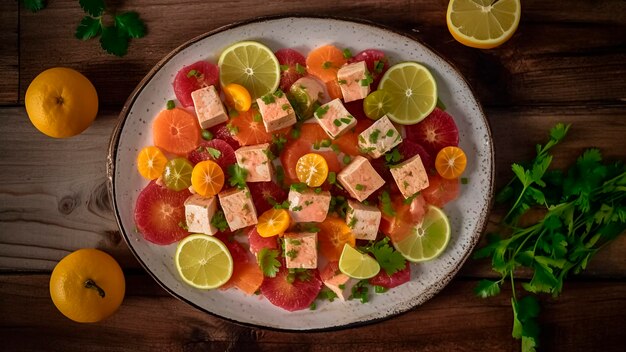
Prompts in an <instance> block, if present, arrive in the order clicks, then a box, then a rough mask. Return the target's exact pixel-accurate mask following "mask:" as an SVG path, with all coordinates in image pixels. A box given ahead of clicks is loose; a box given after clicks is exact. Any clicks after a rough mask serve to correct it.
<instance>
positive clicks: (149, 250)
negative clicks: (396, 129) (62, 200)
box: [107, 16, 494, 331]
mask: <svg viewBox="0 0 626 352" xmlns="http://www.w3.org/2000/svg"><path fill="white" fill-rule="evenodd" d="M242 40H256V41H259V42H262V43H264V44H266V45H267V46H269V47H270V48H271V49H272V50H278V49H280V48H285V47H292V48H295V49H297V50H299V51H300V52H302V53H307V52H309V51H310V50H311V49H313V48H315V47H317V46H320V45H323V44H329V43H333V44H336V45H337V46H339V47H348V48H350V49H351V50H352V52H354V53H356V52H359V51H361V50H363V49H367V48H376V49H380V50H383V51H384V52H385V53H386V54H387V55H388V57H389V59H390V63H391V64H393V63H397V62H400V61H417V62H420V63H422V64H424V65H425V66H427V67H428V68H429V69H430V70H431V72H432V74H433V76H434V77H435V79H436V81H437V87H438V94H439V97H440V99H441V100H442V101H443V102H444V104H445V105H446V111H448V112H449V113H450V114H451V115H452V116H453V117H454V118H455V121H456V123H457V125H458V128H459V139H460V147H461V148H463V150H465V152H466V154H467V157H468V167H467V169H466V171H465V173H464V177H467V178H468V179H469V184H467V185H462V188H461V196H460V197H459V198H458V199H457V200H456V201H454V202H452V203H450V204H449V205H447V206H446V207H445V208H444V210H445V212H446V214H447V215H448V217H449V218H450V223H451V227H452V235H451V240H450V243H449V244H448V248H447V249H446V250H445V252H444V253H443V254H442V255H441V256H439V257H438V258H437V259H435V260H433V261H430V262H426V263H419V264H412V268H411V271H412V272H411V281H410V282H408V283H406V284H404V285H401V286H399V287H396V288H394V289H391V290H389V291H388V292H386V293H385V294H375V293H371V295H372V297H371V300H370V302H368V303H367V304H362V303H360V302H359V301H357V300H351V301H347V302H341V301H339V300H335V301H334V302H327V301H325V302H318V305H317V309H316V310H302V311H297V312H291V313H290V312H287V311H284V310H282V309H280V308H277V307H275V306H273V305H272V304H271V303H269V301H267V300H266V299H264V298H262V297H260V296H246V295H244V294H243V293H242V292H240V291H238V290H226V291H221V290H211V291H203V290H198V289H195V288H192V287H190V286H187V285H186V284H185V283H183V282H182V280H180V279H179V278H178V274H177V272H176V268H175V266H174V260H173V255H174V251H175V249H176V244H172V245H169V246H157V245H154V244H151V243H149V242H148V241H146V240H144V239H143V238H142V236H141V234H139V233H137V231H136V230H135V223H134V220H133V209H134V206H135V201H136V198H137V195H138V194H139V192H140V191H141V189H142V188H143V187H145V185H146V184H147V181H146V180H144V179H142V178H141V176H140V175H139V174H138V172H137V171H136V170H137V169H136V162H135V159H136V155H137V153H138V151H139V150H141V148H142V147H144V146H147V145H151V144H152V129H151V122H152V120H153V118H154V117H155V115H156V114H157V113H158V112H159V111H160V110H161V109H162V108H164V107H165V105H166V102H167V100H170V99H174V92H173V89H172V81H173V79H174V76H175V74H176V72H177V71H178V70H179V69H180V68H181V67H183V66H184V65H189V64H191V63H194V62H196V61H199V60H210V61H211V62H217V58H218V56H219V54H220V52H221V50H222V49H223V48H225V47H227V46H229V45H230V44H232V43H234V42H238V41H242ZM107 171H108V177H109V190H110V192H111V199H112V201H113V208H114V213H115V218H116V220H117V223H118V226H119V228H120V230H121V232H122V234H123V236H124V239H125V240H126V242H127V243H128V246H129V247H130V249H131V251H132V252H133V254H134V255H135V256H136V257H137V259H138V260H139V262H140V263H141V264H142V265H143V267H144V268H145V269H146V271H147V272H148V273H149V274H150V275H151V276H152V277H153V278H154V279H155V280H156V281H157V282H158V283H159V284H160V285H161V286H162V287H163V288H164V289H165V290H167V291H168V292H169V293H170V294H172V295H173V296H175V297H177V298H178V299H180V300H182V301H184V302H187V303H188V304H190V305H192V306H194V307H196V308H198V309H200V310H202V311H205V312H207V313H210V314H213V315H216V316H219V317H221V318H224V319H227V320H230V321H233V322H236V323H239V324H244V325H250V326H259V327H265V328H271V329H279V330H299V331H305V330H306V331H319V330H330V329H337V328H345V327H349V326H355V325H361V324H366V323H370V322H374V321H377V320H381V319H385V318H389V317H391V316H394V315H397V314H399V313H402V312H406V311H408V310H410V309H412V308H414V307H417V306H419V305H420V304H422V303H424V302H426V301H427V300H428V299H430V298H431V297H433V296H434V295H435V294H436V293H437V292H439V291H440V290H441V289H442V288H443V287H444V286H446V285H447V284H448V282H449V281H450V280H451V279H452V277H453V276H454V275H455V274H456V273H457V271H458V270H459V268H460V267H461V265H462V264H463V263H464V262H465V260H466V259H467V257H468V256H469V254H470V253H471V251H472V249H473V248H474V246H475V245H476V243H477V242H478V239H479V238H480V234H481V232H482V231H483V230H484V227H485V225H486V222H487V216H488V213H489V210H490V206H491V198H492V194H493V180H494V154H493V143H492V139H491V133H490V130H489V125H488V124H487V121H486V119H485V116H484V114H483V112H482V109H481V107H480V104H479V103H478V101H477V100H476V98H475V97H474V95H473V93H472V91H471V89H470V87H469V86H468V84H467V83H466V81H465V80H464V78H463V77H462V76H461V75H460V74H459V72H458V71H456V70H455V69H454V68H453V67H452V66H451V65H450V64H449V63H447V62H446V60H445V59H443V58H441V57H440V56H438V55H437V54H436V53H434V52H433V51H432V50H430V49H429V48H427V47H426V46H424V45H423V44H421V43H420V42H418V41H416V40H415V39H413V38H411V37H409V36H407V35H405V34H402V33H398V32H395V31H393V30H391V29H388V28H384V27H381V26H379V25H375V24H373V23H369V22H363V21H360V20H358V21H354V20H346V19H336V18H315V17H298V16H295V17H271V18H259V19H254V20H251V21H246V22H242V23H236V24H232V25H228V26H225V27H222V28H218V29H216V30H214V31H211V32H209V33H206V34H204V35H201V36H199V37H197V38H195V39H192V40H190V41H189V42H187V43H185V44H183V45H181V46H180V47H178V48H176V49H175V50H174V51H172V52H171V53H170V54H168V55H167V56H166V57H165V58H164V59H163V60H161V61H160V62H159V63H158V64H157V65H156V66H155V67H154V68H153V69H152V70H151V71H150V72H149V73H148V75H147V76H146V77H145V78H144V79H143V80H142V81H141V82H140V84H139V85H138V86H137V88H136V89H135V91H134V92H133V93H132V94H131V96H130V97H129V98H128V100H127V102H126V104H125V106H124V108H123V110H122V112H121V114H120V118H119V122H118V125H117V127H116V129H115V130H114V132H113V136H112V138H111V144H110V148H109V156H108V165H107Z"/></svg>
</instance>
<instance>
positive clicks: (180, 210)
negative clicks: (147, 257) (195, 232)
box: [135, 181, 191, 245]
mask: <svg viewBox="0 0 626 352" xmlns="http://www.w3.org/2000/svg"><path fill="white" fill-rule="evenodd" d="M190 195H191V193H189V191H187V190H183V191H180V192H176V191H172V190H170V189H168V188H165V187H162V186H159V185H157V184H156V183H155V181H152V182H150V183H149V184H148V185H147V186H146V188H144V189H143V190H142V191H141V193H139V196H138V197H137V202H136V203H135V224H136V225H137V230H139V232H140V233H141V234H142V235H143V237H144V238H145V239H146V240H148V241H150V242H152V243H156V244H160V245H166V244H170V243H174V242H176V241H179V240H181V239H182V238H184V237H186V236H187V235H188V234H189V233H188V232H187V231H186V230H185V229H183V228H182V227H181V226H180V225H179V224H181V223H182V224H184V223H185V205H184V203H185V200H186V199H187V197H189V196H190Z"/></svg>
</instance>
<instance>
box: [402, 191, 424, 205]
mask: <svg viewBox="0 0 626 352" xmlns="http://www.w3.org/2000/svg"><path fill="white" fill-rule="evenodd" d="M419 194H420V192H416V193H415V194H413V195H411V196H410V197H409V198H406V199H405V200H403V201H402V203H404V204H411V203H412V202H413V199H415V198H416V197H417V196H418V195H419Z"/></svg>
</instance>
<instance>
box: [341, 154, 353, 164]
mask: <svg viewBox="0 0 626 352" xmlns="http://www.w3.org/2000/svg"><path fill="white" fill-rule="evenodd" d="M351 161H352V158H351V157H350V155H347V154H346V155H344V156H343V163H344V164H346V165H347V164H350V162H351Z"/></svg>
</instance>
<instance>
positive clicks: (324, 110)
mask: <svg viewBox="0 0 626 352" xmlns="http://www.w3.org/2000/svg"><path fill="white" fill-rule="evenodd" d="M328 109H330V106H328V105H326V106H320V107H319V108H317V109H316V110H315V116H316V117H317V118H322V116H324V115H326V113H327V112H328Z"/></svg>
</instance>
